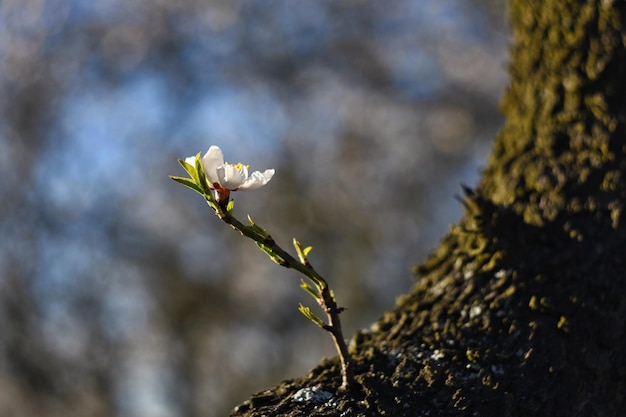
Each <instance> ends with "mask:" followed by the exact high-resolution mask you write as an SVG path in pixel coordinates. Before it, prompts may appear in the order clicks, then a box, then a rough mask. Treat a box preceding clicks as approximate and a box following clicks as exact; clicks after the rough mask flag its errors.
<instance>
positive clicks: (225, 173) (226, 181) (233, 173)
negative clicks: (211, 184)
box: [216, 164, 246, 190]
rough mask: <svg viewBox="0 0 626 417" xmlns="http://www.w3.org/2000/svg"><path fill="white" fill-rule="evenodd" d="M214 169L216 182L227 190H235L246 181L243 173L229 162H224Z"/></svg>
mask: <svg viewBox="0 0 626 417" xmlns="http://www.w3.org/2000/svg"><path fill="white" fill-rule="evenodd" d="M216 171H217V179H218V182H219V183H220V185H221V186H222V187H223V188H226V189H228V190H236V189H237V188H239V187H240V186H241V185H242V184H243V183H244V181H246V175H245V173H244V172H243V171H242V170H239V169H237V167H236V166H233V165H231V164H224V165H222V166H220V167H218V168H217V170H216Z"/></svg>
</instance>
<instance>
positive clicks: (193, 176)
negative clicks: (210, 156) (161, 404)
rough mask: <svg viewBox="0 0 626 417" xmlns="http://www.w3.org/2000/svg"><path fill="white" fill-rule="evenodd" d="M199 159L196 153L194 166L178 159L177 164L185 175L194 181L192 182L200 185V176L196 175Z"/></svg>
mask: <svg viewBox="0 0 626 417" xmlns="http://www.w3.org/2000/svg"><path fill="white" fill-rule="evenodd" d="M199 157H200V153H198V154H197V155H196V164H195V165H191V164H190V163H189V162H187V161H185V160H183V159H179V160H178V163H179V164H180V165H181V166H182V167H183V169H184V170H185V171H186V172H187V174H189V176H190V177H191V179H193V180H194V182H196V183H198V184H199V183H200V181H199V178H200V175H199V173H198V168H197V165H198V158H199Z"/></svg>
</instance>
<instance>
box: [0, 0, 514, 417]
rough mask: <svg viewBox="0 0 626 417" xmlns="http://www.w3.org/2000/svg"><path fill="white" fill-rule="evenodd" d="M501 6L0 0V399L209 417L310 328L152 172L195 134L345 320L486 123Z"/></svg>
mask: <svg viewBox="0 0 626 417" xmlns="http://www.w3.org/2000/svg"><path fill="white" fill-rule="evenodd" d="M509 41H510V38H509V33H508V29H507V26H506V19H505V10H504V2H503V1H502V0H493V1H489V0H474V1H467V0H423V1H409V0H398V1H396V0H393V1H385V2H374V1H357V0H352V1H341V2H339V1H307V2H304V1H302V2H294V1H287V0H277V1H273V0H272V1H260V0H223V1H200V0H181V1H169V0H100V1H90V0H1V1H0V91H1V93H0V193H1V197H0V236H1V239H0V415H2V416H3V417H10V416H19V417H29V416H64V417H65V416H131V417H135V416H136V417H144V416H145V417H148V416H149V417H169V416H220V415H225V414H227V412H228V410H229V409H231V408H232V407H233V406H235V405H237V404H238V403H240V402H242V401H244V400H245V399H246V398H247V397H248V396H249V395H250V394H252V393H253V392H255V391H258V390H261V389H264V388H267V387H270V386H272V385H275V384H277V383H278V382H280V381H281V380H282V379H286V378H291V377H298V376H301V375H303V374H304V373H306V371H307V370H308V369H310V368H311V367H313V366H314V365H316V364H317V363H318V362H319V361H320V359H321V358H322V357H324V356H335V352H334V348H333V345H332V342H331V339H330V337H328V335H327V334H326V333H324V332H323V331H321V330H320V329H318V328H316V327H315V326H314V325H313V324H311V323H310V322H308V321H307V320H306V319H305V318H304V317H302V316H301V315H300V314H299V313H298V312H297V306H298V303H299V302H303V303H305V304H306V305H311V306H312V307H313V301H312V300H311V299H310V298H309V297H308V296H307V295H306V294H305V293H304V292H303V291H302V290H301V289H300V288H299V277H298V276H297V275H296V274H294V273H293V272H291V271H288V270H283V269H281V268H280V267H278V266H277V265H275V264H273V263H271V262H270V261H269V260H268V259H267V258H266V256H265V255H264V254H263V253H261V252H260V251H259V250H258V249H257V248H256V246H255V245H254V244H253V243H252V242H251V241H247V240H245V239H243V238H241V237H240V236H238V235H237V234H235V233H234V232H233V231H232V230H230V229H229V228H228V227H226V226H225V225H224V224H222V223H221V222H219V221H218V219H217V218H216V217H215V216H214V215H213V214H212V212H211V210H210V209H209V208H208V207H207V206H206V204H204V202H203V200H202V199H201V198H200V197H199V196H198V195H197V194H195V193H193V192H191V191H190V190H188V189H186V188H184V187H182V186H180V185H178V184H176V183H174V182H173V181H171V180H170V179H169V178H168V175H172V174H173V175H183V174H184V172H183V171H182V169H181V168H180V167H179V165H178V164H177V162H176V160H177V159H178V158H184V157H186V156H189V155H193V154H195V153H197V152H200V151H202V152H205V151H206V150H207V149H208V147H209V146H210V145H212V144H216V145H219V146H221V147H222V149H223V150H224V153H225V155H226V160H227V161H229V162H244V163H247V164H250V165H251V169H253V170H257V169H260V170H264V169H266V168H275V169H276V175H275V177H274V179H273V180H272V181H271V183H270V184H269V185H268V186H267V187H265V188H263V189H262V190H260V191H256V192H252V193H243V192H240V193H235V194H234V198H235V201H236V206H235V213H236V215H237V216H238V217H239V218H241V219H245V215H246V214H250V215H251V216H252V217H253V218H254V220H255V221H256V222H257V223H259V224H260V225H261V226H263V227H265V228H267V229H268V230H269V231H270V232H271V233H272V234H273V236H274V237H275V239H276V240H277V241H278V243H279V244H282V245H283V246H284V247H286V248H290V242H291V239H292V237H294V236H295V237H297V238H298V239H299V240H300V241H301V242H302V243H303V244H304V245H313V246H314V250H313V252H312V254H311V261H312V262H313V264H314V265H315V266H316V268H317V269H318V270H319V271H320V272H321V273H322V275H324V276H325V277H326V279H327V280H328V281H329V283H330V285H331V288H334V290H335V293H336V295H337V297H338V300H339V303H340V305H341V306H344V307H347V308H348V310H347V311H346V312H345V313H344V314H343V316H342V318H343V321H344V326H345V329H344V330H345V334H346V337H351V336H352V334H353V333H354V332H355V331H356V330H357V329H359V328H363V327H368V326H369V325H370V323H371V322H373V321H374V320H376V319H377V318H378V317H379V316H381V315H382V314H383V312H384V311H385V310H387V309H390V308H392V307H393V306H394V303H395V299H396V297H397V296H399V295H400V294H402V293H405V292H407V291H409V290H410V288H411V286H412V285H413V283H414V282H415V279H416V278H415V277H414V276H413V275H412V274H411V267H412V266H413V265H414V264H416V263H418V262H420V261H422V260H424V259H425V257H426V256H427V254H428V252H429V251H430V250H432V249H433V248H434V247H435V246H436V245H437V242H438V240H439V239H440V238H441V237H442V236H443V234H444V233H445V232H446V230H447V229H448V227H449V224H450V223H452V222H454V221H456V220H457V219H458V218H459V216H460V208H459V204H458V202H456V201H455V200H454V195H455V194H459V193H460V187H459V184H460V183H461V182H464V183H466V184H468V185H474V184H475V183H476V182H477V179H478V176H479V172H480V167H481V166H482V165H483V164H484V163H485V161H486V157H487V155H488V153H489V151H490V147H491V142H492V140H493V137H494V135H495V134H496V133H497V131H498V129H499V127H500V125H501V118H500V115H499V113H498V101H499V97H500V95H501V93H502V92H503V90H504V87H505V85H506V80H507V76H506V60H507V57H506V50H507V46H508V43H509Z"/></svg>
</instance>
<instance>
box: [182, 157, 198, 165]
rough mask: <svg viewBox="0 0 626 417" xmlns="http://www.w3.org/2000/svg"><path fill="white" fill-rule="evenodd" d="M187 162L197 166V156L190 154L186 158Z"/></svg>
mask: <svg viewBox="0 0 626 417" xmlns="http://www.w3.org/2000/svg"><path fill="white" fill-rule="evenodd" d="M185 162H187V163H188V164H189V165H191V166H192V167H195V166H196V156H195V155H194V156H188V157H187V158H185Z"/></svg>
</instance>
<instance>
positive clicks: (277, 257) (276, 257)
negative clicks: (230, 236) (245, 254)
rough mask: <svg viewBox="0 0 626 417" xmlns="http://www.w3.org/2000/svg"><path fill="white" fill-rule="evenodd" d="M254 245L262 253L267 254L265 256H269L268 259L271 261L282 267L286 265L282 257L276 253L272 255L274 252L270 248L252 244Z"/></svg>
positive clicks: (257, 243) (260, 244)
mask: <svg viewBox="0 0 626 417" xmlns="http://www.w3.org/2000/svg"><path fill="white" fill-rule="evenodd" d="M254 243H256V245H257V246H258V247H259V248H261V250H262V251H263V252H265V253H266V254H267V256H269V257H270V259H271V260H272V261H274V262H276V263H277V264H278V265H281V266H283V265H286V264H287V262H286V261H285V260H284V259H283V257H282V256H280V255H277V254H276V253H274V250H273V249H272V248H271V247H270V246H267V245H264V244H262V243H259V242H254Z"/></svg>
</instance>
